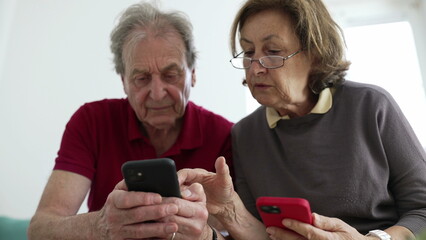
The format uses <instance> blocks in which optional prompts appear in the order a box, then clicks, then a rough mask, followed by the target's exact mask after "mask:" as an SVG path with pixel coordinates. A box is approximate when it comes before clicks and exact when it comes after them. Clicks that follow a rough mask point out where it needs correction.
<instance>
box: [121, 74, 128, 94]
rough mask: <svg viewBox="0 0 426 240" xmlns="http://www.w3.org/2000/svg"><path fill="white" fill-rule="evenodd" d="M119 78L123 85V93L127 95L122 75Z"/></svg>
mask: <svg viewBox="0 0 426 240" xmlns="http://www.w3.org/2000/svg"><path fill="white" fill-rule="evenodd" d="M120 77H121V83H122V84H123V90H124V93H125V94H126V95H127V90H126V85H125V83H124V76H123V75H120Z"/></svg>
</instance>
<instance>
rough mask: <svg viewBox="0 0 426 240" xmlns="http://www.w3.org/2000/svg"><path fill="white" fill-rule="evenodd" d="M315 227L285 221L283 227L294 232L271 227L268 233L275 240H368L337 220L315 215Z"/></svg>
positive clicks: (289, 220)
mask: <svg viewBox="0 0 426 240" xmlns="http://www.w3.org/2000/svg"><path fill="white" fill-rule="evenodd" d="M312 217H313V225H309V224H307V223H303V222H299V221H296V220H292V219H284V220H283V225H284V226H285V227H286V228H288V229H291V230H293V231H294V232H293V231H289V230H284V229H281V228H277V227H269V228H267V229H266V232H267V233H268V234H270V238H271V239H273V240H283V239H286V240H306V239H308V240H367V239H371V238H369V237H366V236H364V235H362V234H361V233H359V232H358V231H357V230H356V229H355V228H353V227H351V226H349V225H348V224H346V223H345V222H343V221H342V220H340V219H337V218H329V217H325V216H322V215H319V214H316V213H313V215H312Z"/></svg>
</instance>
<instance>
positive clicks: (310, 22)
mask: <svg viewBox="0 0 426 240" xmlns="http://www.w3.org/2000/svg"><path fill="white" fill-rule="evenodd" d="M268 9H279V10H281V11H282V12H283V13H284V14H289V15H290V17H291V18H292V20H293V22H294V29H295V33H296V35H297V37H298V38H299V41H300V43H301V46H302V49H303V51H306V52H307V54H308V56H309V57H310V58H311V59H312V62H313V65H312V70H311V73H310V76H309V86H310V88H311V90H312V91H313V92H314V93H316V94H318V93H319V92H321V90H323V89H324V88H327V87H332V86H336V85H338V84H341V83H342V82H343V81H344V77H345V75H346V71H347V70H348V69H349V65H350V62H349V61H347V60H346V58H345V42H344V37H343V32H342V29H341V28H340V27H339V26H338V25H337V23H336V22H335V21H334V20H333V18H332V17H331V15H330V13H329V12H328V10H327V8H326V7H325V5H324V3H323V2H322V1H321V0H248V1H247V2H245V3H244V5H243V6H242V7H241V9H240V10H239V11H238V13H237V15H236V17H235V20H234V22H233V24H232V28H231V51H232V54H233V56H235V55H236V54H237V49H236V41H237V34H238V35H239V34H240V31H241V29H242V28H243V26H244V23H245V22H246V20H247V18H248V17H250V16H252V15H253V14H256V13H258V12H261V11H264V10H268ZM238 37H239V36H238Z"/></svg>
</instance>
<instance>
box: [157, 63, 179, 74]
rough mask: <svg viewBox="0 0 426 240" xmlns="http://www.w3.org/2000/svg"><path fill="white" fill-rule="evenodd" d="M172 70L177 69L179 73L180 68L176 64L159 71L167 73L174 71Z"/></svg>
mask: <svg viewBox="0 0 426 240" xmlns="http://www.w3.org/2000/svg"><path fill="white" fill-rule="evenodd" d="M174 69H177V70H179V71H180V70H182V68H181V67H180V66H179V65H178V64H177V63H171V64H169V65H167V66H165V67H163V68H162V69H160V72H167V71H169V70H174Z"/></svg>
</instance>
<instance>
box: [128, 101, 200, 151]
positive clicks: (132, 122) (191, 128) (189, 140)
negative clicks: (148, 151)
mask: <svg viewBox="0 0 426 240" xmlns="http://www.w3.org/2000/svg"><path fill="white" fill-rule="evenodd" d="M139 124H140V122H139V119H138V118H137V116H136V113H135V111H134V110H133V108H132V106H131V105H130V103H128V134H129V141H132V140H136V139H146V137H145V136H143V134H142V133H141V131H140V129H139ZM148 141H149V140H148ZM176 143H177V144H178V145H179V146H178V148H180V149H193V148H197V147H199V146H201V145H202V144H203V134H202V129H201V123H200V119H199V116H198V110H197V108H196V106H195V104H194V103H192V102H191V101H189V102H188V104H187V105H186V109H185V114H184V115H183V124H182V129H181V132H180V133H179V136H178V138H177V140H176ZM176 143H175V144H174V145H173V146H172V148H175V146H176Z"/></svg>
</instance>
